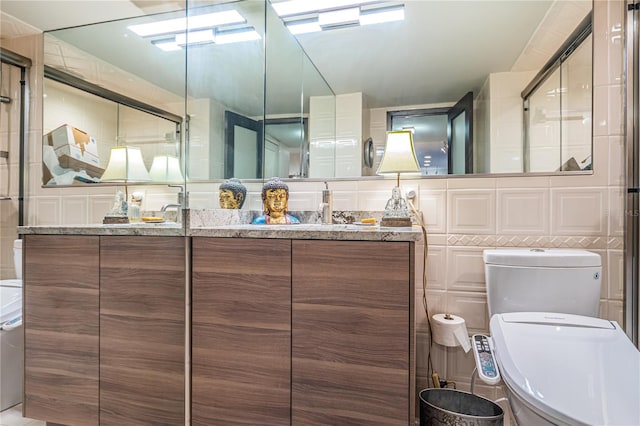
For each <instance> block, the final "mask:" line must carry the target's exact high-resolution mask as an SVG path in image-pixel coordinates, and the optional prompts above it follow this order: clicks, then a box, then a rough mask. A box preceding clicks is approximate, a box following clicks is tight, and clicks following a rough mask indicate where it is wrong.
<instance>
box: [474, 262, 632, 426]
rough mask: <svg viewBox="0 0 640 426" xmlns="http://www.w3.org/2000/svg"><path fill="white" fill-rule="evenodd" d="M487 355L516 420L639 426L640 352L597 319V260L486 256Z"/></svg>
mask: <svg viewBox="0 0 640 426" xmlns="http://www.w3.org/2000/svg"><path fill="white" fill-rule="evenodd" d="M484 263H485V274H486V285H487V299H488V303H489V315H490V317H491V321H490V331H491V338H492V341H493V346H494V355H495V358H496V361H497V364H498V368H499V370H500V374H501V376H502V380H503V382H504V384H505V388H506V392H507V396H508V398H509V403H510V405H511V409H512V412H513V414H514V417H515V420H516V422H517V423H518V424H519V425H520V426H528V425H545V424H554V425H616V426H622V425H640V403H639V402H638V401H640V352H639V351H638V349H637V348H636V347H635V346H634V345H633V343H632V342H631V341H630V340H629V339H628V338H627V336H626V334H625V333H624V331H623V330H622V329H621V328H620V326H619V325H618V324H617V323H616V322H615V321H607V320H602V319H599V318H597V314H598V300H599V297H600V285H601V273H602V271H601V263H600V256H598V255H597V254H595V253H591V252H588V251H584V250H539V249H533V250H485V251H484Z"/></svg>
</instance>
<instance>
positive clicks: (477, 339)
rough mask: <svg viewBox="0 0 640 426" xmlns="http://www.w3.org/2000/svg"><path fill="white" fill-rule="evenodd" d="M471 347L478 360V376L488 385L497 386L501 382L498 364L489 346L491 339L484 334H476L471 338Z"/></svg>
mask: <svg viewBox="0 0 640 426" xmlns="http://www.w3.org/2000/svg"><path fill="white" fill-rule="evenodd" d="M471 343H472V344H471V346H472V347H473V354H474V356H475V359H476V367H477V368H478V376H479V377H480V379H482V381H483V382H485V383H486V384H488V385H496V384H498V382H499V381H500V372H499V371H498V364H497V363H496V359H495V358H494V356H493V351H492V350H491V347H490V346H489V338H488V337H487V336H485V335H484V334H474V335H473V337H471Z"/></svg>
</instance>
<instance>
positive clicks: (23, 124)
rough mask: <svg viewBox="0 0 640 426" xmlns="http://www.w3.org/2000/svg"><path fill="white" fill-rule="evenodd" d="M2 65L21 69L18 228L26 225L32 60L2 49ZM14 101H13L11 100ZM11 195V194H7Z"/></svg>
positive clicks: (0, 48) (0, 49)
mask: <svg viewBox="0 0 640 426" xmlns="http://www.w3.org/2000/svg"><path fill="white" fill-rule="evenodd" d="M0 63H3V64H7V65H10V66H14V67H17V68H18V69H20V99H19V101H20V132H19V138H20V140H19V142H18V144H19V145H18V146H19V171H18V226H23V225H24V188H25V164H26V150H25V148H26V140H27V129H28V123H27V120H28V117H29V102H28V99H29V97H28V93H29V70H30V69H31V60H30V59H29V58H25V57H24V56H21V55H18V54H17V53H14V52H11V51H10V50H7V49H4V48H2V47H0ZM11 101H13V100H11ZM7 195H9V194H7Z"/></svg>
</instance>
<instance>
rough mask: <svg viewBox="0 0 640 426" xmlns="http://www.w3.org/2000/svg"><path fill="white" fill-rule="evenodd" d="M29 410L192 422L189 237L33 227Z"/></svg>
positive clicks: (76, 419) (55, 419)
mask: <svg viewBox="0 0 640 426" xmlns="http://www.w3.org/2000/svg"><path fill="white" fill-rule="evenodd" d="M24 259H25V260H24V290H25V295H24V327H25V391H24V392H25V395H24V396H25V399H24V414H25V416H26V417H30V418H35V419H42V420H46V421H47V422H50V423H55V424H60V425H67V426H72V425H82V426H85V425H98V424H99V425H101V426H105V425H106V426H109V425H119V426H121V425H125V424H126V425H128V426H135V425H149V424H154V425H176V426H177V425H184V405H185V400H184V382H185V376H184V359H185V346H184V345H185V262H186V259H185V238H183V237H159V236H68V235H64V236H62V235H25V236H24Z"/></svg>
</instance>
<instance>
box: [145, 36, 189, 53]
mask: <svg viewBox="0 0 640 426" xmlns="http://www.w3.org/2000/svg"><path fill="white" fill-rule="evenodd" d="M151 43H152V44H153V45H154V46H155V47H157V48H159V49H161V50H164V51H165V52H173V51H175V50H180V49H182V47H180V45H179V44H178V43H176V41H175V39H172V38H170V39H164V40H154V41H152V42H151Z"/></svg>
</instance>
